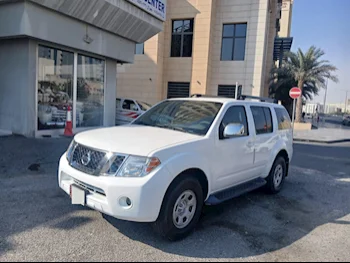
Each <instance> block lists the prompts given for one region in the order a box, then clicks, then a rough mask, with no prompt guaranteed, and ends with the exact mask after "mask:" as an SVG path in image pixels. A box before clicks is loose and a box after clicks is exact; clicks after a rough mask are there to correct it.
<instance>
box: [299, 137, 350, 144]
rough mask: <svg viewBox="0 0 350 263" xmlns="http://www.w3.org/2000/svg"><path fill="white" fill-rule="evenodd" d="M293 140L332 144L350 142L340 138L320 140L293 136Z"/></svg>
mask: <svg viewBox="0 0 350 263" xmlns="http://www.w3.org/2000/svg"><path fill="white" fill-rule="evenodd" d="M293 141H294V142H312V143H323V144H334V143H342V142H350V139H341V140H332V141H321V140H313V139H311V140H310V139H298V138H294V139H293Z"/></svg>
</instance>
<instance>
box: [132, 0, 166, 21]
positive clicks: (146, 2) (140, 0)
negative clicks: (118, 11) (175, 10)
mask: <svg viewBox="0 0 350 263" xmlns="http://www.w3.org/2000/svg"><path fill="white" fill-rule="evenodd" d="M128 1H129V2H131V3H133V4H134V5H136V6H138V7H140V8H141V9H143V10H145V11H146V12H148V13H150V14H151V15H153V16H155V17H156V18H158V19H160V20H163V21H165V17H166V1H167V0H128Z"/></svg>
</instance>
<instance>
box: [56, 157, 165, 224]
mask: <svg viewBox="0 0 350 263" xmlns="http://www.w3.org/2000/svg"><path fill="white" fill-rule="evenodd" d="M170 178H171V176H170V174H169V171H168V170H167V169H166V168H165V167H158V168H157V169H156V170H155V171H153V172H152V173H151V174H149V175H148V176H146V177H143V178H120V177H106V176H92V175H88V174H85V173H83V172H80V171H78V170H76V169H74V168H73V167H71V166H70V165H69V164H68V161H67V159H66V154H64V155H63V156H62V157H61V159H60V164H59V172H58V183H59V186H60V188H62V189H63V190H64V191H65V192H66V193H67V194H68V195H69V194H70V188H71V185H73V184H74V185H78V186H81V187H83V188H85V189H86V192H87V196H86V206H88V207H90V208H92V209H94V210H97V211H100V212H102V213H104V214H107V215H110V216H112V217H115V218H118V219H122V220H127V221H134V222H155V221H156V220H157V218H158V215H159V212H160V208H161V205H162V202H163V198H164V196H165V193H166V191H167V189H168V187H169V184H170V182H171V181H170V182H169V180H170ZM125 197H127V198H129V199H130V200H131V202H132V205H131V206H130V207H127V208H125V206H122V205H121V203H120V200H121V199H123V198H125Z"/></svg>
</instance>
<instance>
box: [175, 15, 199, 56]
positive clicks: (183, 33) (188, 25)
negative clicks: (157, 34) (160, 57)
mask: <svg viewBox="0 0 350 263" xmlns="http://www.w3.org/2000/svg"><path fill="white" fill-rule="evenodd" d="M193 24H194V20H193V19H186V20H174V21H173V25H172V26H173V29H172V37H171V56H172V57H192V46H193Z"/></svg>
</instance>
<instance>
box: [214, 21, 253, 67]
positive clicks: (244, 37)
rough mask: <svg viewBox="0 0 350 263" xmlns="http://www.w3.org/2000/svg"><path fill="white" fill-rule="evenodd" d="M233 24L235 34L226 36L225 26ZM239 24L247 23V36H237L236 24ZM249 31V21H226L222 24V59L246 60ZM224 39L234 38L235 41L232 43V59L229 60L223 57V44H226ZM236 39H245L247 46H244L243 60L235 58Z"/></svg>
mask: <svg viewBox="0 0 350 263" xmlns="http://www.w3.org/2000/svg"><path fill="white" fill-rule="evenodd" d="M230 25H233V26H234V33H233V36H232V37H231V36H230V37H226V36H224V32H225V26H230ZM237 25H246V32H245V36H243V37H242V36H236V32H237V30H236V26H237ZM247 33H248V23H247V22H245V23H225V24H223V25H222V36H221V54H220V61H245V57H246V50H247ZM224 39H232V40H233V43H232V57H231V59H229V60H227V59H223V56H222V55H223V46H224ZM236 39H245V48H244V54H243V55H244V56H243V60H241V59H235V40H236Z"/></svg>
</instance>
